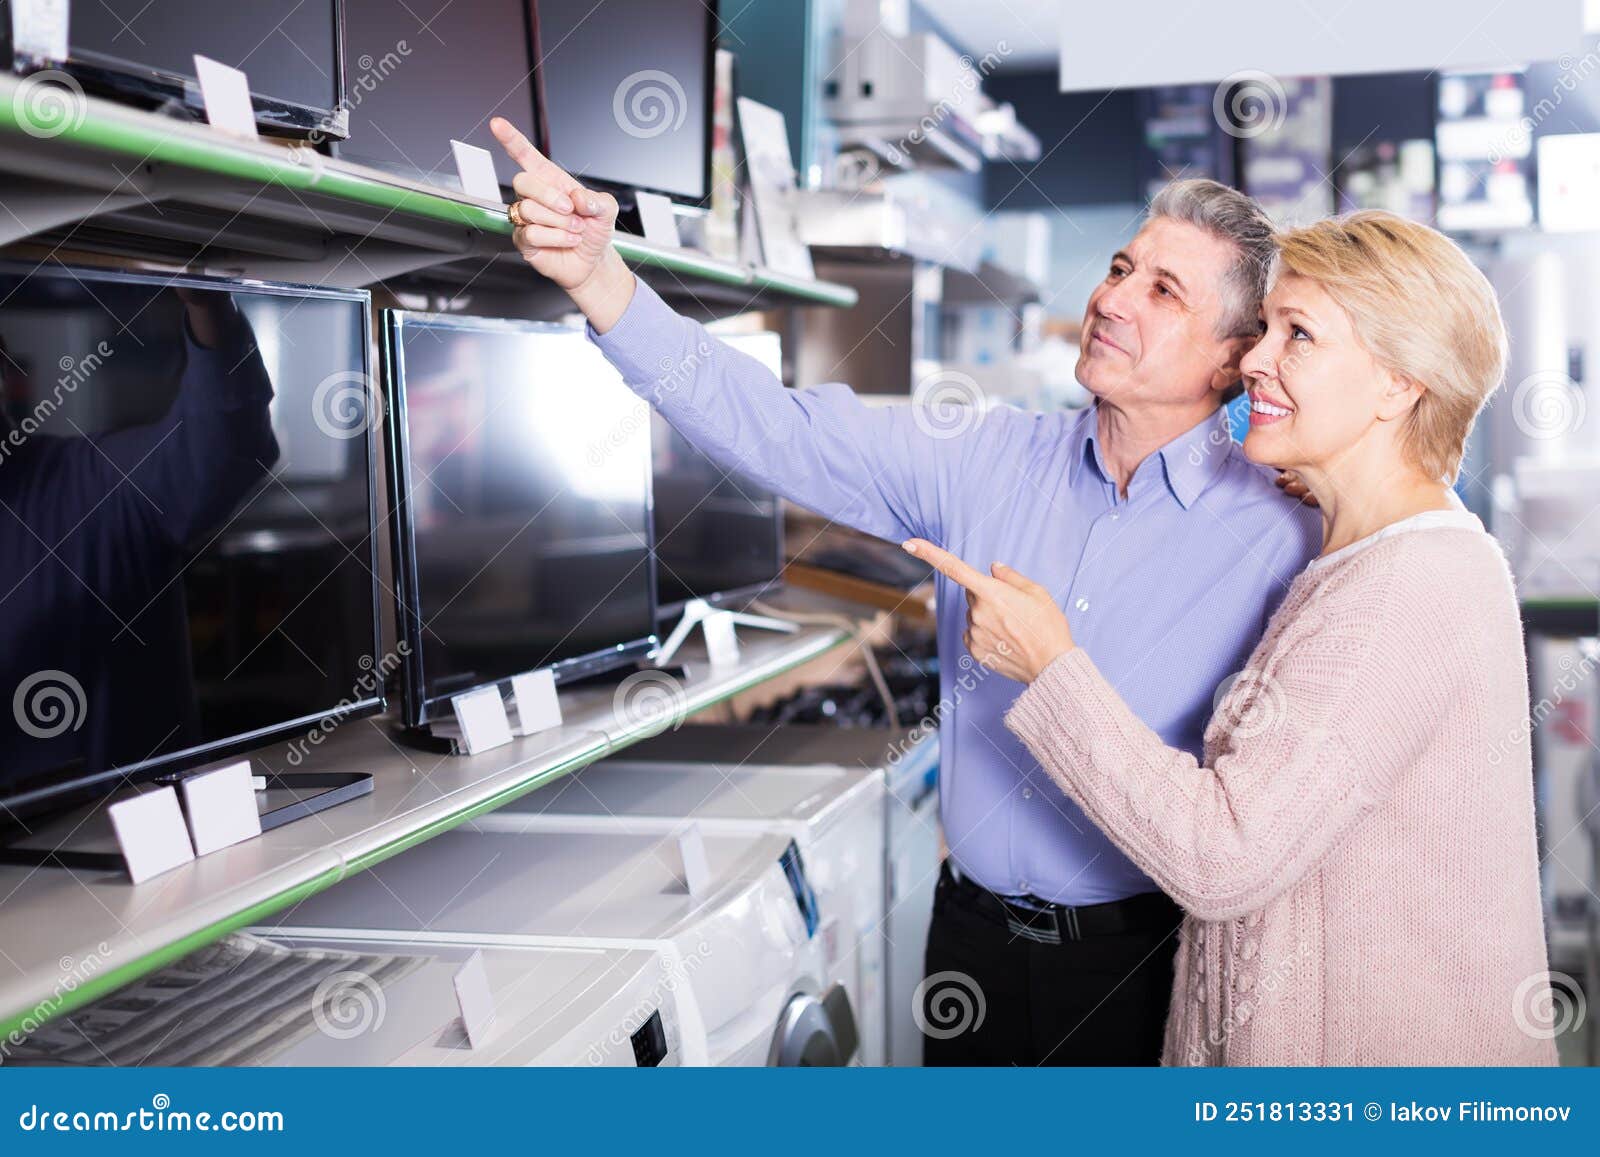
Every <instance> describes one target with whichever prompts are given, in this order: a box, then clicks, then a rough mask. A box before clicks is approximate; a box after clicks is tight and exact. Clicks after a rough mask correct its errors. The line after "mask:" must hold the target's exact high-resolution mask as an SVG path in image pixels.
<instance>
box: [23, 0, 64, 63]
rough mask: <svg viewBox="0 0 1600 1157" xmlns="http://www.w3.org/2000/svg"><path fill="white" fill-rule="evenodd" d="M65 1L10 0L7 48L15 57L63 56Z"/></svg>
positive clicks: (61, 58)
mask: <svg viewBox="0 0 1600 1157" xmlns="http://www.w3.org/2000/svg"><path fill="white" fill-rule="evenodd" d="M70 15H71V9H70V7H69V6H68V3H67V0H11V48H12V51H14V52H15V53H16V54H17V55H18V56H36V57H39V58H40V59H42V60H55V61H61V60H65V59H66V58H67V28H68V26H69V24H70V22H71V21H70Z"/></svg>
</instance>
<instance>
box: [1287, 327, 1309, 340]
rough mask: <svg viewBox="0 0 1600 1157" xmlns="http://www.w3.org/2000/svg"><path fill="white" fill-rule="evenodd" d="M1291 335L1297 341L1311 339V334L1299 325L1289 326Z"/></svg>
mask: <svg viewBox="0 0 1600 1157" xmlns="http://www.w3.org/2000/svg"><path fill="white" fill-rule="evenodd" d="M1289 336H1290V337H1291V338H1292V339H1294V340H1295V341H1310V340H1311V335H1310V334H1308V333H1307V332H1306V331H1305V330H1303V329H1301V328H1300V327H1299V326H1297V325H1292V326H1290V327H1289Z"/></svg>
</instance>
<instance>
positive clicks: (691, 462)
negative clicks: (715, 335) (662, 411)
mask: <svg viewBox="0 0 1600 1157" xmlns="http://www.w3.org/2000/svg"><path fill="white" fill-rule="evenodd" d="M721 340H722V342H723V343H724V344H726V345H729V346H731V347H733V348H734V349H736V350H738V351H739V352H741V353H744V354H748V355H750V356H751V357H754V358H755V359H756V360H758V361H760V362H761V363H762V364H763V365H765V366H766V367H767V368H768V369H770V370H771V371H772V373H773V375H774V376H776V377H779V378H781V377H782V375H783V346H782V339H780V338H779V336H778V335H777V334H775V333H749V334H728V335H724V336H723V337H722V338H721ZM654 437H655V452H654V455H653V457H654V461H655V510H656V513H655V523H656V576H657V577H656V590H657V595H656V598H657V602H658V604H659V613H660V616H661V618H662V619H663V621H665V620H666V619H668V618H670V617H675V616H676V615H677V614H678V613H679V612H680V611H681V610H682V609H683V604H684V602H685V601H687V600H688V599H704V600H706V601H707V602H708V603H711V604H712V605H713V606H721V605H726V604H731V603H735V602H738V601H741V600H745V599H748V598H751V597H753V596H758V595H766V594H770V593H772V592H773V591H775V590H776V589H778V587H779V586H780V585H781V579H780V575H781V574H782V573H783V503H782V502H781V501H780V500H779V498H778V496H777V495H775V494H773V493H771V492H770V491H767V490H763V489H762V488H761V487H759V486H756V485H754V484H752V483H751V482H749V481H748V480H746V479H744V478H741V477H740V476H739V473H738V470H737V469H733V470H724V469H723V468H722V467H721V466H719V465H717V463H715V462H713V461H712V460H711V459H710V458H707V457H706V456H705V455H704V454H702V453H701V452H700V451H699V450H696V449H695V448H694V446H692V445H691V444H690V443H689V440H688V439H687V438H685V437H684V436H683V435H682V434H680V433H678V432H677V431H676V430H674V429H673V428H672V427H671V426H670V425H668V424H667V422H666V420H665V419H664V418H662V417H661V416H660V415H659V414H657V415H655V418H654Z"/></svg>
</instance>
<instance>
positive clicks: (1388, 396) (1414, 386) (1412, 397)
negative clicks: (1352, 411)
mask: <svg viewBox="0 0 1600 1157" xmlns="http://www.w3.org/2000/svg"><path fill="white" fill-rule="evenodd" d="M1386 376H1387V379H1388V380H1387V383H1386V384H1385V386H1384V388H1383V393H1382V395H1381V396H1380V397H1379V398H1378V421H1380V422H1392V421H1394V420H1395V419H1396V418H1404V417H1405V416H1406V415H1407V414H1409V413H1410V412H1411V411H1412V410H1413V409H1414V408H1416V405H1417V403H1418V402H1420V401H1421V400H1422V395H1423V394H1425V393H1427V392H1428V387H1427V386H1424V385H1423V384H1422V383H1421V382H1418V381H1415V380H1414V379H1412V378H1407V377H1402V376H1401V375H1399V374H1388V375H1386Z"/></svg>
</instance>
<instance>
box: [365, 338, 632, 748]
mask: <svg viewBox="0 0 1600 1157" xmlns="http://www.w3.org/2000/svg"><path fill="white" fill-rule="evenodd" d="M383 332H384V343H383V346H384V363H385V364H384V387H385V390H386V392H387V397H388V400H389V407H390V409H389V413H390V422H389V430H390V463H391V466H392V468H391V470H390V471H389V477H390V497H391V501H392V504H393V509H394V512H395V517H394V533H393V536H392V538H393V543H394V549H395V578H396V597H397V601H398V603H399V608H400V627H399V635H400V638H401V639H402V640H404V641H406V643H407V644H408V646H407V650H408V652H409V654H408V655H407V656H406V660H405V663H404V666H403V670H404V672H405V684H404V685H405V722H406V724H407V726H408V727H411V728H423V727H426V726H427V725H429V724H430V723H433V722H436V721H438V720H439V719H441V718H443V719H448V718H450V716H451V707H450V700H451V699H452V698H454V697H455V696H457V695H460V694H463V693H465V692H467V691H471V690H475V689H477V688H479V687H485V686H490V685H495V684H500V683H503V682H504V681H506V680H509V679H510V678H511V677H512V676H514V675H518V674H521V673H523V672H527V671H533V670H538V669H541V668H545V667H549V668H552V669H553V670H554V673H555V678H556V681H557V682H558V683H564V682H569V681H571V680H573V679H576V678H580V677H583V676H586V675H591V674H598V673H600V672H603V671H606V670H609V669H612V668H614V667H618V666H621V665H624V664H626V663H629V662H633V661H635V660H638V659H642V658H645V657H646V656H648V655H649V654H650V652H651V651H652V650H653V649H654V648H655V645H656V633H655V632H656V614H655V611H656V607H655V591H656V585H655V584H656V577H655V560H654V554H653V552H652V549H651V546H652V543H651V514H650V503H651V498H650V494H651V490H650V483H651V471H650V415H649V410H648V407H646V405H645V404H644V403H643V402H642V401H640V400H639V399H638V398H637V397H635V396H634V395H633V394H632V393H631V392H630V391H629V390H628V388H627V387H626V386H625V385H623V382H622V379H621V376H620V375H619V374H618V373H617V371H616V370H615V369H613V368H612V367H611V365H610V363H608V362H607V361H606V360H605V358H604V357H602V356H601V354H600V352H599V351H598V350H597V349H595V347H594V345H593V344H592V343H590V342H589V340H588V339H587V338H585V337H584V334H583V331H582V330H580V329H576V328H572V327H569V326H562V325H554V324H548V323H539V322H515V321H498V320H492V319H487V318H474V317H462V316H459V315H437V314H420V313H410V312H406V311H399V310H386V311H385V312H384V316H383Z"/></svg>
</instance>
